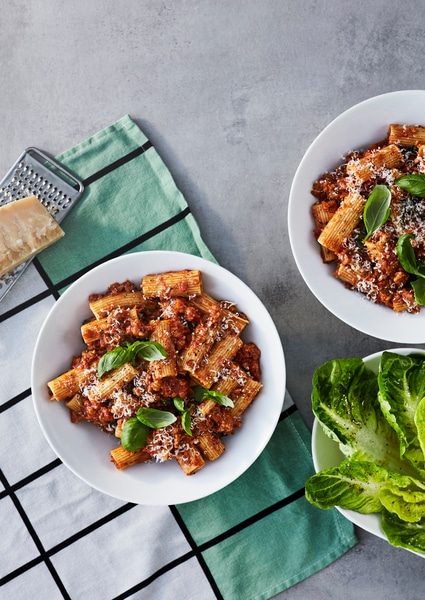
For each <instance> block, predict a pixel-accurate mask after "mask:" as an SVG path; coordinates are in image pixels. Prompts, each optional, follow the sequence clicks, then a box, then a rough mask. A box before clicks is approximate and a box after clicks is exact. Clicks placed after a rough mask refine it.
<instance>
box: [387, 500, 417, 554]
mask: <svg viewBox="0 0 425 600" xmlns="http://www.w3.org/2000/svg"><path fill="white" fill-rule="evenodd" d="M381 523H382V529H383V531H384V533H385V535H386V536H387V538H388V541H389V542H390V544H392V545H393V546H397V547H401V548H407V549H408V550H413V551H415V552H421V553H425V518H424V519H421V520H420V521H418V522H416V523H409V522H407V521H403V520H402V519H400V518H399V517H398V516H397V515H395V514H394V513H390V512H389V511H387V510H385V509H382V521H381Z"/></svg>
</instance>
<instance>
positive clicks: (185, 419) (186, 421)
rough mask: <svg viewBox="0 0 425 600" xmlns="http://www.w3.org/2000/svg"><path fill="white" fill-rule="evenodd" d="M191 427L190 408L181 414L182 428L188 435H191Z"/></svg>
mask: <svg viewBox="0 0 425 600" xmlns="http://www.w3.org/2000/svg"><path fill="white" fill-rule="evenodd" d="M191 425H192V423H191V419H190V408H188V409H187V410H185V411H183V414H182V427H183V429H184V430H185V432H186V433H187V434H188V435H192V428H191Z"/></svg>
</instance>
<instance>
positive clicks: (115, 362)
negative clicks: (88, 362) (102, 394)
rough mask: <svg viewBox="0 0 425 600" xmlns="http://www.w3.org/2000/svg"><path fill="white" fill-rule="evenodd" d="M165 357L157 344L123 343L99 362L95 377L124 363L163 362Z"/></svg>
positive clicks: (163, 351)
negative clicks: (138, 360) (141, 361)
mask: <svg viewBox="0 0 425 600" xmlns="http://www.w3.org/2000/svg"><path fill="white" fill-rule="evenodd" d="M166 356H167V353H166V352H165V349H164V348H163V347H162V346H161V344H159V343H158V342H152V341H147V342H141V341H136V342H133V343H132V344H131V343H129V342H124V343H123V344H122V345H121V346H117V347H116V348H113V349H112V350H108V352H106V353H105V354H104V355H103V356H102V358H101V359H100V361H99V364H98V366H97V376H98V377H99V379H100V378H101V377H102V375H104V374H105V373H107V372H108V371H112V369H118V367H122V365H124V364H125V363H126V362H129V361H135V360H136V358H142V359H143V360H147V361H152V360H163V359H164V358H165V357H166Z"/></svg>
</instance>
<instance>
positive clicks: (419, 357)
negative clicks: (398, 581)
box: [306, 348, 425, 557]
mask: <svg viewBox="0 0 425 600" xmlns="http://www.w3.org/2000/svg"><path fill="white" fill-rule="evenodd" d="M312 408H313V412H314V415H315V421H314V425H313V435H312V453H313V462H314V466H315V470H316V475H313V476H312V477H310V478H309V479H308V481H307V482H306V497H307V499H308V500H309V502H311V503H312V504H313V505H315V506H318V507H319V508H323V509H328V508H332V507H336V508H337V509H338V510H339V511H340V512H341V513H342V514H343V515H344V516H345V517H346V518H347V519H349V520H350V521H352V522H353V523H354V524H355V525H358V526H359V527H362V528H363V529H365V530H366V531H369V532H370V533H373V534H375V535H377V536H378V537H380V538H383V539H386V540H387V541H388V542H390V544H392V545H393V546H399V547H403V548H406V549H407V550H410V551H411V552H414V553H416V554H419V555H420V556H423V557H425V350H419V349H412V348H399V349H395V350H388V351H384V352H378V353H376V354H372V355H370V356H367V357H366V358H364V359H360V358H352V359H335V360H332V361H329V362H327V363H325V364H324V365H322V366H321V367H319V368H318V369H317V370H316V372H315V374H314V377H313V391H312Z"/></svg>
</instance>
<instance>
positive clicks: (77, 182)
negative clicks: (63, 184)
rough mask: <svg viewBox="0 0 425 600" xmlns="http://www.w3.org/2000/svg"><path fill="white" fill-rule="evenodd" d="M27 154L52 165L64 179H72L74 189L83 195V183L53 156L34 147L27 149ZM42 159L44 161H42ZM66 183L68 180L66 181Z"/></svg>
mask: <svg viewBox="0 0 425 600" xmlns="http://www.w3.org/2000/svg"><path fill="white" fill-rule="evenodd" d="M25 153H27V154H29V155H30V156H32V157H33V158H35V160H37V161H38V162H39V163H41V162H42V160H43V161H44V162H48V163H50V164H51V165H52V166H53V167H54V168H55V169H56V170H57V171H59V172H60V173H61V175H62V177H65V178H67V179H70V180H71V181H72V182H73V183H74V185H73V187H74V188H75V189H76V190H78V193H79V194H82V193H83V191H84V185H83V183H82V182H81V181H80V180H79V179H77V177H75V175H73V174H72V173H71V172H70V171H68V169H66V168H65V167H64V166H63V165H61V164H59V163H58V162H57V161H56V160H55V159H54V158H52V157H51V156H48V155H47V154H46V153H45V152H42V151H41V150H39V149H38V148H34V147H33V146H30V147H29V148H26V150H25V151H24V154H25ZM40 159H42V160H40ZM65 181H66V179H65Z"/></svg>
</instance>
